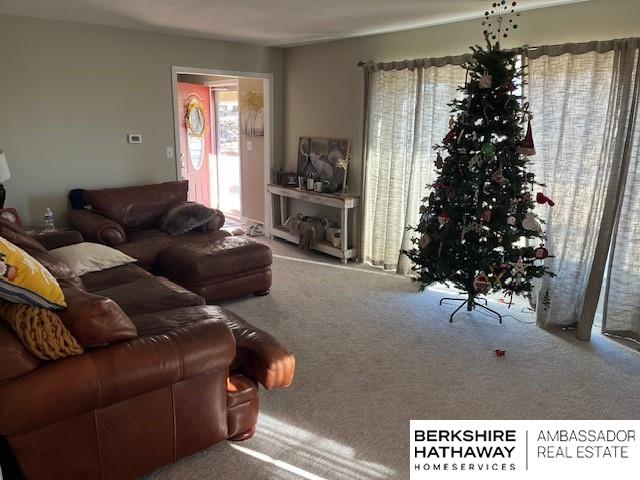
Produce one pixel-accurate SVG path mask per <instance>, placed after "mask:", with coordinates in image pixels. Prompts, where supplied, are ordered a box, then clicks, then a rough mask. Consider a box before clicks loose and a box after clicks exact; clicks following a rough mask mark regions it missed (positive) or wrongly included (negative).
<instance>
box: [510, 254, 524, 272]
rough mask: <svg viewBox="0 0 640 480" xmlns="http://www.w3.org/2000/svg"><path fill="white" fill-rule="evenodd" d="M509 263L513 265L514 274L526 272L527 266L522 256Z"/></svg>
mask: <svg viewBox="0 0 640 480" xmlns="http://www.w3.org/2000/svg"><path fill="white" fill-rule="evenodd" d="M509 265H511V267H513V273H514V274H516V275H517V274H518V273H520V274H522V275H524V274H526V273H527V271H526V266H525V264H524V259H523V258H522V257H518V261H516V262H509Z"/></svg>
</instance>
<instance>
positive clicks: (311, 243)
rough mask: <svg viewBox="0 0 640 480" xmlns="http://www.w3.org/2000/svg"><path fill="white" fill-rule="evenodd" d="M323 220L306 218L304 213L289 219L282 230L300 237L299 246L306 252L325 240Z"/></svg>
mask: <svg viewBox="0 0 640 480" xmlns="http://www.w3.org/2000/svg"><path fill="white" fill-rule="evenodd" d="M322 223H323V220H322V219H321V218H317V217H310V216H305V215H303V214H302V213H299V214H297V215H296V216H292V217H289V218H288V219H287V221H286V222H284V225H283V226H282V228H283V229H284V230H286V231H288V232H289V233H291V234H292V235H297V236H298V246H299V247H300V248H304V249H306V250H310V249H312V248H313V247H315V245H316V243H317V242H320V241H322V240H324V239H325V229H324V227H323V226H322Z"/></svg>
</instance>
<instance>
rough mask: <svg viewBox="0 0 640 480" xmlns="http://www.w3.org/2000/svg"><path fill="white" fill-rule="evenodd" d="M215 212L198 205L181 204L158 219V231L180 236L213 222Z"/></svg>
mask: <svg viewBox="0 0 640 480" xmlns="http://www.w3.org/2000/svg"><path fill="white" fill-rule="evenodd" d="M215 216H216V211H215V210H213V209H211V208H207V207H205V206H204V205H201V204H199V203H191V202H187V203H182V204H180V205H177V206H175V207H173V208H171V209H170V210H168V211H167V212H166V213H165V214H164V215H163V216H162V218H160V230H162V231H163V232H166V233H168V234H169V235H182V234H183V233H187V232H190V231H191V230H194V229H196V228H198V227H202V226H204V225H206V224H207V223H209V222H210V221H211V220H213V219H214V218H215Z"/></svg>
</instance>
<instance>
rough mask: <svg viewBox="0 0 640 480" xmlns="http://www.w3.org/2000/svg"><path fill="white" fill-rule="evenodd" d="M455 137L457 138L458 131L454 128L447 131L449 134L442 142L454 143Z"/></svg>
mask: <svg viewBox="0 0 640 480" xmlns="http://www.w3.org/2000/svg"><path fill="white" fill-rule="evenodd" d="M455 139H456V131H455V130H453V129H452V130H450V131H449V133H447V136H446V137H444V139H443V140H442V143H444V144H445V145H448V144H450V143H453V141H454V140H455Z"/></svg>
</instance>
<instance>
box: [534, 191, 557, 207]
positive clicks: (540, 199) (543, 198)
mask: <svg viewBox="0 0 640 480" xmlns="http://www.w3.org/2000/svg"><path fill="white" fill-rule="evenodd" d="M536 202H538V203H540V204H545V203H548V204H549V206H550V207H553V206H554V205H555V204H556V202H554V201H553V200H551V199H550V198H549V197H547V196H546V195H545V194H544V193H542V192H538V194H537V195H536Z"/></svg>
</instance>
